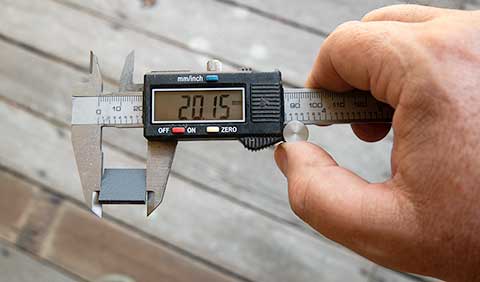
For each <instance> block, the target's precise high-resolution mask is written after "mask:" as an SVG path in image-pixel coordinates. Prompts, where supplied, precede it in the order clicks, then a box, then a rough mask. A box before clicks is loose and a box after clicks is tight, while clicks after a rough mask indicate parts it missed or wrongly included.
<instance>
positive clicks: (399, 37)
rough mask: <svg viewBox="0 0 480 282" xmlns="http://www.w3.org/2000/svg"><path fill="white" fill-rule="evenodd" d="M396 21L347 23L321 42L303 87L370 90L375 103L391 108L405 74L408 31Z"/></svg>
mask: <svg viewBox="0 0 480 282" xmlns="http://www.w3.org/2000/svg"><path fill="white" fill-rule="evenodd" d="M407 25H409V24H405V23H400V22H358V21H356V22H348V23H345V24H343V25H341V26H339V27H338V28H337V29H336V30H335V31H334V32H333V33H332V34H331V35H330V36H329V37H328V38H327V39H326V40H325V42H324V44H323V45H322V47H321V49H320V52H319V54H318V56H317V59H316V60H315V63H314V66H313V68H312V71H311V73H310V75H309V77H308V80H307V83H306V86H307V87H311V88H325V89H328V90H331V91H336V92H345V91H348V90H351V89H353V88H356V89H361V90H370V91H371V92H372V94H373V95H374V96H375V98H377V99H378V100H380V101H382V102H386V103H388V104H390V105H391V106H393V107H396V105H397V104H398V98H399V95H400V90H401V89H402V84H403V83H404V75H405V73H406V72H407V71H408V70H407V63H406V62H408V60H409V59H408V58H409V54H408V53H406V52H404V50H408V49H409V48H401V46H402V45H405V44H408V43H406V42H412V41H413V39H410V38H409V37H410V36H413V35H412V29H411V28H409V27H408V26H407Z"/></svg>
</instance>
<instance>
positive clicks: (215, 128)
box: [207, 126, 220, 133]
mask: <svg viewBox="0 0 480 282" xmlns="http://www.w3.org/2000/svg"><path fill="white" fill-rule="evenodd" d="M218 132H220V127H218V126H208V127H207V133H218Z"/></svg>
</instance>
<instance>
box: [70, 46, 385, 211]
mask: <svg viewBox="0 0 480 282" xmlns="http://www.w3.org/2000/svg"><path fill="white" fill-rule="evenodd" d="M133 67H134V54H133V52H132V53H130V54H129V55H128V57H127V59H126V61H125V65H124V68H123V71H122V75H121V77H120V87H119V90H118V92H115V93H104V91H103V80H102V77H101V74H100V68H99V65H98V60H97V57H96V56H95V55H93V53H91V54H90V76H89V80H88V82H87V83H86V84H85V87H84V89H83V91H82V93H80V95H78V96H73V97H72V143H73V148H74V153H75V158H76V161H77V167H78V170H79V175H80V180H81V183H82V189H83V194H84V197H85V200H86V202H87V204H88V205H89V207H90V208H91V210H92V211H93V212H94V213H95V214H96V215H97V216H99V217H101V216H102V205H103V204H146V205H147V216H148V215H150V214H151V213H152V212H153V211H154V210H155V209H156V208H157V207H158V206H159V204H160V203H161V201H162V199H163V194H164V192H165V187H166V185H167V180H168V176H169V174H170V168H171V165H172V161H173V157H174V154H175V149H176V145H177V141H185V140H190V141H195V140H239V141H240V142H241V143H242V144H243V145H244V146H245V147H246V148H247V149H249V150H251V151H257V150H260V149H263V148H266V147H269V146H271V145H273V144H275V143H278V142H282V141H287V142H294V141H301V140H307V138H308V129H307V127H306V125H309V124H316V125H330V124H338V123H388V122H391V120H392V116H393V109H392V108H391V107H390V106H388V105H386V104H384V103H382V102H379V101H377V100H375V98H373V96H372V95H371V94H370V93H369V92H364V91H351V92H347V93H333V92H329V91H326V90H320V89H288V88H283V86H282V80H281V73H280V72H279V71H273V72H254V71H251V70H249V69H245V70H243V69H242V70H241V71H238V72H222V69H221V67H222V66H221V63H220V62H219V61H217V60H211V61H208V62H207V71H206V72H189V71H167V72H151V73H147V74H145V76H144V83H143V84H134V83H133ZM103 127H117V128H136V127H139V128H143V129H144V137H145V138H146V139H147V142H148V150H147V162H146V169H111V168H110V169H109V168H104V167H103V153H102V128H103Z"/></svg>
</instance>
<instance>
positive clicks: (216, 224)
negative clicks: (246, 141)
mask: <svg viewBox="0 0 480 282" xmlns="http://www.w3.org/2000/svg"><path fill="white" fill-rule="evenodd" d="M400 2H401V1H394V0H382V1H373V0H372V1H368V0H362V1H360V0H324V1H320V0H317V1H315V0H296V1H291V0H290V1H287V0H282V1H279V0H277V1H274V0H204V1H188V0H157V1H153V0H150V1H143V2H141V1H134V0H114V1H94V0H44V1H28V0H2V1H1V3H2V8H1V9H0V132H1V134H0V281H2V282H3V281H8V282H12V281H22V282H23V281H24V282H33V281H35V282H37V281H51V282H56V281H59V282H60V281H62V282H63V281H108V282H131V281H136V282H140V281H142V282H143V281H385V282H394V281H395V282H407V281H423V280H424V279H426V278H419V277H414V276H411V275H407V274H401V273H397V272H394V271H391V270H388V269H384V268H382V267H379V266H377V265H375V264H373V263H371V262H369V261H367V260H365V259H363V258H361V257H359V256H357V255H355V254H353V253H351V252H350V251H348V250H346V249H344V248H342V247H340V246H338V245H336V244H334V243H332V242H331V241H329V240H327V239H325V238H323V237H322V236H320V235H318V234H316V233H314V232H313V231H312V230H311V229H309V228H308V227H307V226H306V225H305V224H303V223H302V222H301V221H300V220H298V219H297V218H296V217H295V215H294V214H293V213H292V212H291V211H290V208H289V206H288V201H287V192H286V182H285V180H284V178H283V177H282V176H281V175H280V173H279V172H278V170H277V168H276V167H275V165H274V162H273V160H272V150H266V151H262V152H260V153H249V152H247V151H245V149H243V147H242V146H241V145H240V144H239V143H237V142H233V143H227V142H224V143H218V142H203V143H182V144H180V146H179V147H178V150H177V152H178V153H177V157H176V159H175V163H174V168H173V174H172V176H171V180H170V183H169V186H168V188H167V192H166V195H165V199H164V204H163V205H162V206H161V207H160V208H159V209H158V210H157V211H156V213H155V214H154V215H153V216H152V217H150V218H148V219H146V218H145V209H144V207H108V208H106V212H107V216H106V217H105V218H104V219H103V220H100V219H97V218H96V217H94V216H93V215H92V214H91V213H90V212H89V211H88V210H87V209H86V207H85V205H84V204H83V196H82V192H81V188H80V183H79V178H78V175H77V169H76V166H75V161H74V157H73V152H72V147H71V143H70V132H69V121H70V111H71V105H70V98H71V95H72V93H73V90H72V87H73V86H75V85H76V84H77V82H79V81H81V80H82V79H85V77H86V75H85V73H86V71H87V66H88V52H89V50H94V51H95V52H96V54H97V55H98V56H99V58H100V65H101V69H102V73H103V75H104V77H105V79H106V83H107V88H114V87H116V81H117V78H118V77H119V74H120V71H121V67H122V64H123V60H124V57H125V56H126V55H127V53H128V52H129V51H130V50H133V49H134V50H136V58H137V60H136V75H135V77H136V80H137V82H140V81H141V77H142V74H143V73H144V72H146V71H150V70H160V69H163V70H164V69H173V68H177V69H178V68H179V69H192V70H200V69H203V68H204V63H205V61H206V59H207V58H211V57H213V58H218V59H220V60H222V61H223V62H224V66H225V68H226V69H227V70H228V69H236V68H239V67H241V66H244V65H246V66H250V67H253V68H254V69H257V70H272V69H275V68H278V69H281V70H282V72H283V75H284V79H285V81H286V82H287V84H288V85H290V86H301V85H302V84H303V82H304V80H305V77H306V75H307V73H308V72H309V70H310V67H311V64H312V61H313V59H314V58H315V55H316V53H317V50H318V48H319V46H320V45H321V44H322V41H323V40H324V38H325V36H326V35H327V34H328V33H329V32H331V31H332V30H333V29H334V28H335V26H336V25H338V24H340V23H342V22H344V21H347V20H352V19H359V18H361V17H362V15H364V14H365V13H366V12H368V11H369V10H371V9H374V8H377V7H381V6H384V5H388V4H396V3H400ZM409 2H412V1H409ZM418 2H420V3H424V4H430V5H438V6H449V7H457V8H464V9H475V8H476V7H479V6H480V4H479V1H478V0H475V1H462V0H457V1H418ZM311 140H312V142H315V143H318V144H321V145H322V146H323V147H324V148H326V149H327V150H328V151H330V152H331V153H332V154H333V155H334V156H335V158H336V159H337V160H338V161H339V162H340V163H341V164H342V165H344V166H346V167H348V168H351V169H353V170H354V171H355V172H357V173H359V174H360V175H362V176H363V177H365V178H367V179H368V180H370V181H380V180H383V179H386V178H387V177H389V171H390V169H389V151H390V148H391V145H392V144H391V143H392V139H391V137H388V138H387V139H385V140H384V141H382V142H380V143H377V144H366V143H362V142H360V141H358V140H357V139H356V138H355V137H354V136H353V134H352V133H351V132H350V130H349V128H348V127H346V126H334V127H328V128H314V129H312V138H311ZM105 141H106V145H105V148H104V150H105V152H106V160H105V161H106V165H109V166H114V167H121V166H133V167H142V166H143V165H144V162H145V151H146V146H145V141H144V140H143V137H142V134H141V131H140V130H128V132H126V131H121V130H108V131H107V132H106V136H105Z"/></svg>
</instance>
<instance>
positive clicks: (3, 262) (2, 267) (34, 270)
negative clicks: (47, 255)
mask: <svg viewBox="0 0 480 282" xmlns="http://www.w3.org/2000/svg"><path fill="white" fill-rule="evenodd" d="M0 281H2V282H12V281H14V282H39V281H48V282H73V281H78V280H76V279H74V278H72V277H69V276H68V275H65V274H63V273H61V272H58V271H56V270H55V269H52V268H50V267H48V266H46V265H45V264H43V263H41V262H39V261H37V260H35V259H34V258H32V257H30V256H29V255H28V254H25V253H24V252H23V251H20V250H18V249H16V248H14V247H13V246H12V245H10V244H7V243H6V242H5V241H2V240H0Z"/></svg>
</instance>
